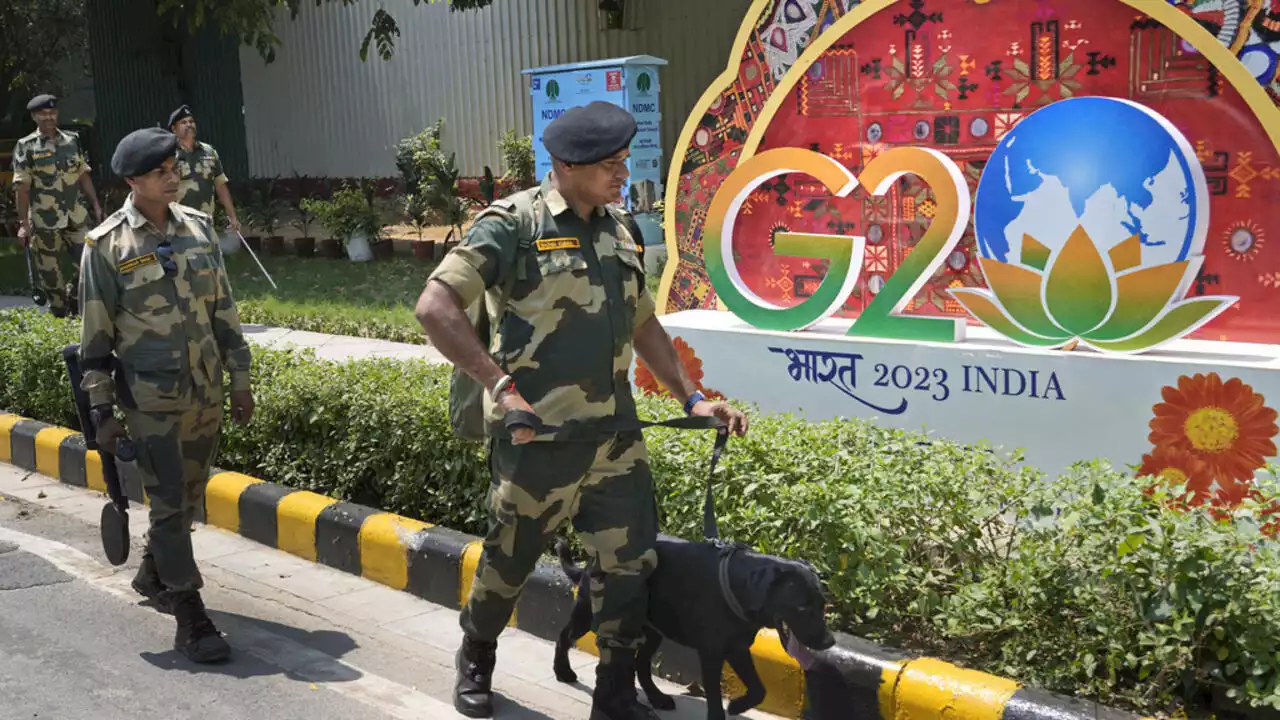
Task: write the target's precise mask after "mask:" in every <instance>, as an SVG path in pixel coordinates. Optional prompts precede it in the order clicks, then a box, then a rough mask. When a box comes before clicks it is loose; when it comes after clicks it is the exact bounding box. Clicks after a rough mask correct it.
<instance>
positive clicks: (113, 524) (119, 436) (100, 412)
mask: <svg viewBox="0 0 1280 720" xmlns="http://www.w3.org/2000/svg"><path fill="white" fill-rule="evenodd" d="M79 351H80V346H79V345H78V344H77V345H68V346H67V347H66V348H63V350H62V360H63V362H65V363H66V365H67V377H68V378H69V379H70V380H71V392H72V393H73V395H74V397H75V403H76V414H77V415H78V416H79V417H80V427H81V428H82V429H83V431H84V444H85V447H86V448H87V449H89V450H97V451H98V453H99V455H100V456H101V458H102V479H103V480H104V481H105V482H106V485H107V495H108V496H109V497H110V498H111V501H110V502H108V503H107V504H106V505H104V506H103V508H102V522H101V524H100V527H99V530H100V532H101V534H102V551H103V552H104V553H105V554H106V556H107V560H108V561H109V562H110V563H111V564H112V565H117V566H119V565H123V564H124V563H125V562H126V561H127V560H128V559H129V498H128V497H127V496H126V495H125V494H124V486H123V485H122V484H121V483H120V473H119V471H118V469H117V468H116V463H115V461H116V458H119V459H120V461H121V462H124V463H133V462H136V460H137V457H138V453H137V448H136V447H134V444H133V441H132V440H130V439H129V436H128V435H127V434H126V433H125V431H124V428H123V427H121V426H120V422H119V421H118V420H116V418H115V416H114V415H113V414H112V411H111V406H110V405H103V406H100V407H95V408H90V407H89V395H88V393H86V392H85V391H84V390H81V389H80V381H81V380H82V379H83V373H82V372H81V370H80V358H79Z"/></svg>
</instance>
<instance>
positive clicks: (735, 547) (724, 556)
mask: <svg viewBox="0 0 1280 720" xmlns="http://www.w3.org/2000/svg"><path fill="white" fill-rule="evenodd" d="M520 427H527V428H530V429H532V430H533V431H534V434H535V435H537V436H538V437H546V436H550V437H551V439H552V440H553V441H559V442H593V441H599V440H600V439H601V438H603V437H607V436H609V435H612V434H616V433H623V432H634V431H636V430H643V429H645V428H651V427H669V428H676V429H680V430H715V431H716V441H715V445H714V446H713V447H712V450H711V468H710V471H709V472H708V473H707V491H706V496H705V498H704V499H703V502H702V535H703V537H704V538H705V539H706V540H707V542H710V543H712V544H713V545H715V546H716V547H717V548H719V550H720V562H719V567H718V570H717V579H718V581H719V585H720V596H721V597H722V598H723V599H724V602H725V604H726V605H728V606H729V610H730V611H731V612H732V613H733V614H734V615H736V616H737V617H738V619H739V620H741V621H743V622H745V623H750V622H751V620H750V619H748V618H747V614H746V611H744V610H743V609H742V604H741V603H739V602H738V598H737V597H736V596H735V595H734V594H733V588H731V587H730V585H729V561H730V560H732V559H733V556H734V555H735V554H737V553H738V552H739V551H741V550H745V549H746V546H744V545H742V544H740V543H727V542H725V541H724V540H721V539H720V529H719V527H718V525H717V523H716V504H715V492H714V486H715V477H716V466H717V465H719V464H720V457H721V456H722V455H723V454H724V449H725V447H726V446H727V445H728V444H729V428H728V427H727V426H726V425H725V424H724V421H722V420H720V418H717V417H705V416H700V417H682V418H672V419H670V420H659V421H648V420H641V419H639V418H625V417H623V418H619V417H610V418H604V419H601V420H593V421H587V422H582V423H573V424H565V425H562V426H553V425H544V424H543V422H542V419H541V418H539V417H538V416H537V415H535V414H534V413H531V412H527V411H524V410H512V411H510V412H508V413H507V414H506V415H505V416H503V421H502V428H501V429H502V430H505V431H507V432H511V431H513V430H515V429H516V428H520ZM494 430H498V428H497V427H491V431H494Z"/></svg>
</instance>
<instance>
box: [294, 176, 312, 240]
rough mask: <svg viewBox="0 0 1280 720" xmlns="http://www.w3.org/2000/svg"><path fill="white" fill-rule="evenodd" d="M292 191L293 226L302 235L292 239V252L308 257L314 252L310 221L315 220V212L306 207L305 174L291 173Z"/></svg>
mask: <svg viewBox="0 0 1280 720" xmlns="http://www.w3.org/2000/svg"><path fill="white" fill-rule="evenodd" d="M293 177H294V181H295V182H294V192H293V212H294V219H293V226H294V227H295V228H297V229H298V231H299V232H301V233H302V236H301V237H299V238H295V239H294V241H293V249H294V252H296V253H297V254H298V257H302V258H309V257H312V256H314V255H315V254H316V239H315V238H314V237H312V236H311V223H313V222H315V219H316V216H315V213H313V212H311V210H310V209H308V207H307V202H306V201H307V195H306V191H305V190H304V188H305V184H306V181H307V180H308V179H309V178H307V177H306V176H303V175H298V173H296V172H295V173H294V174H293Z"/></svg>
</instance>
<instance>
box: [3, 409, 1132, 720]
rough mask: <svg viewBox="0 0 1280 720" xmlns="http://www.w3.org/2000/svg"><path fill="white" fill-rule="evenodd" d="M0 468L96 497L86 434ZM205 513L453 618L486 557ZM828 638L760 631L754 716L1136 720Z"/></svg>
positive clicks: (61, 433) (243, 488) (232, 510)
mask: <svg viewBox="0 0 1280 720" xmlns="http://www.w3.org/2000/svg"><path fill="white" fill-rule="evenodd" d="M0 461H3V462H8V463H11V464H13V465H16V466H18V467H20V468H23V469H25V470H31V471H36V472H40V473H42V474H44V475H47V476H49V477H52V478H57V479H58V480H59V481H60V482H62V483H64V484H67V485H73V486H77V487H87V488H91V489H94V490H99V491H102V492H105V491H106V484H105V483H104V482H103V479H102V463H101V460H100V458H99V456H98V453H97V452H89V451H87V450H86V448H85V444H84V438H83V437H82V436H81V435H80V434H79V433H77V432H74V431H72V430H67V429H65V428H60V427H55V426H51V425H46V424H44V423H41V422H38V421H35V420H28V419H25V418H22V417H18V416H16V415H5V414H0ZM119 467H120V469H121V481H122V483H123V484H124V487H125V491H126V494H127V495H128V496H129V497H130V499H132V500H134V501H136V502H139V503H145V502H146V495H145V493H144V492H143V491H142V487H141V483H140V482H139V480H138V478H137V477H134V476H133V474H132V473H131V472H130V470H129V468H127V467H126V466H123V465H122V466H119ZM201 510H202V512H201V513H200V514H198V516H197V517H198V519H200V520H201V521H202V522H204V523H206V524H208V525H213V526H215V527H219V528H222V529H223V530H228V531H230V532H234V533H238V534H239V535H242V536H244V537H246V538H249V539H251V540H254V541H257V542H259V543H261V544H263V545H266V546H268V547H273V548H278V549H280V550H284V551H286V552H289V553H291V554H293V555H296V556H298V557H301V558H305V559H307V560H310V561H312V562H317V563H322V564H324V565H328V566H329V567H333V568H337V569H339V570H343V571H345V572H348V573H351V574H353V575H360V576H362V577H365V578H368V579H370V580H374V581H377V582H379V583H382V584H383V585H386V586H388V587H391V588H394V589H396V590H403V591H406V592H409V593H412V594H413V595H416V596H418V597H420V598H423V599H424V600H428V601H430V602H432V603H435V604H438V605H443V606H445V607H449V608H453V609H455V610H456V609H460V608H461V607H462V605H463V603H465V602H466V598H467V595H468V594H469V592H470V590H471V581H472V579H473V578H474V577H475V571H476V565H477V563H478V562H479V560H480V554H481V549H482V544H481V540H480V539H479V538H476V537H474V536H471V535H466V534H464V533H460V532H457V531H454V530H450V529H448V528H443V527H437V526H435V525H432V524H430V523H425V522H422V521H419V520H412V519H409V518H405V517H401V516H399V515H394V514H392V513H388V512H383V511H381V510H374V509H372V508H368V507H365V506H363V505H356V504H353V503H348V502H342V501H339V500H334V499H333V498H329V497H325V496H324V495H318V494H316V493H313V492H309V491H306V490H293V489H289V488H285V487H282V486H280V485H275V484H272V483H268V482H264V481H262V480H259V479H257V478H253V477H249V476H247V475H242V474H239V473H234V472H222V471H219V470H216V469H215V471H214V472H213V474H212V475H211V476H210V478H209V485H208V488H207V489H206V491H205V502H204V507H203V508H202V509H201ZM575 593H576V588H575V586H574V585H573V583H571V582H570V581H569V580H568V578H566V577H565V576H564V574H563V573H562V572H561V571H560V568H559V565H558V563H555V562H553V561H552V560H551V558H547V557H544V558H542V559H541V561H540V562H539V564H538V566H537V568H536V569H535V570H534V573H533V575H531V576H530V578H529V581H528V583H527V584H526V585H525V588H524V591H523V593H522V594H521V596H520V600H519V602H518V603H517V605H516V611H515V613H514V615H513V617H512V619H511V626H512V627H516V628H519V629H520V630H523V631H525V632H528V633H531V634H533V635H536V636H538V637H540V638H543V639H545V640H551V641H554V640H555V639H556V638H557V637H558V636H559V634H560V630H561V629H562V628H563V627H564V625H565V623H566V622H567V621H568V619H569V614H570V611H571V609H572V606H573V601H574V597H575ZM836 637H837V640H838V642H837V644H836V646H835V647H834V648H831V649H830V650H827V651H824V652H821V653H814V654H813V656H812V658H810V659H806V661H805V666H804V667H802V666H801V664H800V663H799V662H797V661H796V660H795V659H794V658H792V657H791V656H790V655H788V654H787V652H786V651H785V650H784V649H783V647H782V644H781V642H780V641H779V639H778V635H777V633H776V632H774V631H773V630H768V629H766V630H763V631H761V632H760V634H759V635H758V636H757V638H756V641H755V644H754V645H752V647H751V654H752V656H753V658H754V659H755V664H756V668H757V670H758V671H759V674H760V677H761V679H762V680H763V681H764V684H765V687H766V690H767V694H766V697H765V701H764V703H763V704H762V705H761V706H760V709H761V710H763V711H765V712H770V713H773V714H776V715H781V716H783V717H788V718H797V719H800V718H803V719H804V720H837V719H838V720H845V719H847V718H857V719H858V720H862V719H864V718H866V719H876V718H883V720H933V719H938V720H941V719H942V718H946V719H947V720H1085V719H1086V718H1088V719H1090V720H1136V718H1137V716H1136V715H1131V714H1128V713H1122V712H1119V711H1115V710H1112V709H1109V708H1106V707H1103V706H1100V705H1098V704H1096V703H1092V702H1085V701H1078V700H1071V699H1066V698H1062V697H1058V696H1055V695H1050V694H1048V693H1044V692H1040V691H1037V690H1031V689H1027V688H1023V687H1021V686H1020V685H1019V684H1018V683H1016V682H1014V681H1012V680H1008V679H1005V678H1001V677H996V676H994V675H988V674H986V673H981V672H975V671H972V670H965V669H962V668H959V667H956V666H955V665H951V664H949V663H946V662H943V661H940V660H936V659H933V658H909V657H906V656H904V655H898V654H894V653H893V652H891V651H889V650H886V649H884V648H881V647H879V646H876V645H873V644H871V643H868V642H866V641H863V640H860V639H858V638H854V637H850V636H847V635H842V634H837V636H836ZM578 648H579V649H581V650H583V651H585V652H588V653H592V654H595V653H596V647H595V637H594V635H593V634H591V633H588V634H587V636H586V637H584V638H582V640H580V641H579V642H578ZM547 663H548V664H550V663H551V657H550V654H548V657H547ZM655 672H656V674H658V675H660V676H662V677H664V678H666V679H668V680H671V681H673V682H678V683H692V682H697V681H698V680H699V679H700V677H701V671H700V669H699V663H698V660H697V656H696V655H695V654H694V653H693V651H691V650H689V649H688V648H684V647H681V646H679V645H676V644H674V643H668V644H666V645H665V646H664V648H663V654H662V658H661V660H660V662H658V663H657V664H656V667H655ZM725 677H726V684H727V685H729V687H728V688H727V690H728V691H729V693H730V694H731V695H734V696H736V695H738V694H741V693H742V691H743V687H742V684H741V682H740V681H739V680H738V679H737V677H736V676H734V675H733V673H732V671H731V670H730V669H729V668H728V666H726V667H725Z"/></svg>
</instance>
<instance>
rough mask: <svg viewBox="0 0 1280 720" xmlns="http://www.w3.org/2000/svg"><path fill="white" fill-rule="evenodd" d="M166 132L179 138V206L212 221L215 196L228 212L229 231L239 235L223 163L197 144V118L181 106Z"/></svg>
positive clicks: (210, 149) (209, 147)
mask: <svg viewBox="0 0 1280 720" xmlns="http://www.w3.org/2000/svg"><path fill="white" fill-rule="evenodd" d="M169 130H170V131H172V132H173V134H174V135H177V136H178V173H179V174H180V175H181V177H182V184H181V185H180V186H179V187H178V203H179V204H181V205H186V206H187V207H193V208H195V209H197V210H199V211H200V212H202V213H204V214H205V215H208V216H209V217H213V198H214V195H215V194H216V195H217V197H218V201H219V202H221V203H222V209H223V210H226V211H227V220H228V222H229V223H230V227H231V230H232V231H233V232H240V219H239V218H238V217H236V206H235V203H233V202H232V201H231V192H230V191H229V190H227V175H226V173H224V172H223V171H222V160H220V159H219V158H218V151H217V150H214V149H213V146H212V145H210V144H209V143H203V142H199V141H197V140H196V118H195V116H194V115H192V114H191V108H190V107H189V106H187V105H183V106H182V107H180V108H178V109H177V110H174V111H173V113H171V114H170V115H169Z"/></svg>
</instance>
